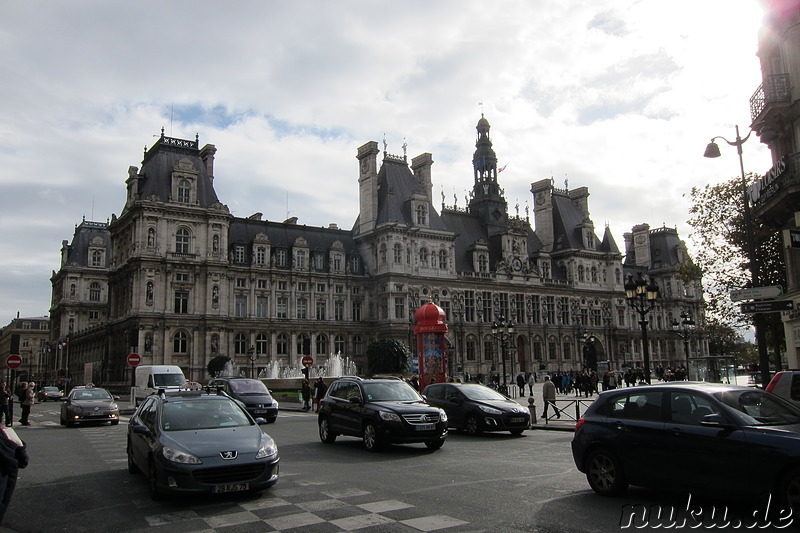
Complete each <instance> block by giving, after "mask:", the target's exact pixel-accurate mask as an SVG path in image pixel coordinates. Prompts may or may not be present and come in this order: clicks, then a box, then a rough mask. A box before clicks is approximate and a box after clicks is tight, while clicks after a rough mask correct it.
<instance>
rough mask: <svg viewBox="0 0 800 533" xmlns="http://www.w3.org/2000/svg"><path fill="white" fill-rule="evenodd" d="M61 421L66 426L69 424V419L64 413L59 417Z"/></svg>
mask: <svg viewBox="0 0 800 533" xmlns="http://www.w3.org/2000/svg"><path fill="white" fill-rule="evenodd" d="M59 422H60V423H61V425H62V426H65V425H67V419H66V418H64V415H61V416H60V417H59Z"/></svg>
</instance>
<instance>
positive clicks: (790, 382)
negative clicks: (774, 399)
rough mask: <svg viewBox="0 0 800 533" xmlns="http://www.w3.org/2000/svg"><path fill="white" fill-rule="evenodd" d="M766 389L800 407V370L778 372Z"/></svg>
mask: <svg viewBox="0 0 800 533" xmlns="http://www.w3.org/2000/svg"><path fill="white" fill-rule="evenodd" d="M766 390H767V392H771V393H773V394H777V395H778V396H780V397H781V398H783V399H784V400H788V401H790V402H792V403H793V404H795V405H796V406H798V407H800V370H783V371H781V372H777V373H776V374H775V375H774V376H772V379H771V380H770V382H769V385H767V389H766Z"/></svg>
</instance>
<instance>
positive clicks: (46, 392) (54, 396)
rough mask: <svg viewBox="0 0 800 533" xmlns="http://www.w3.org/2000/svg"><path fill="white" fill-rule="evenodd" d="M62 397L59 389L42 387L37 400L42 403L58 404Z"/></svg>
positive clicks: (37, 394)
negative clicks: (50, 401)
mask: <svg viewBox="0 0 800 533" xmlns="http://www.w3.org/2000/svg"><path fill="white" fill-rule="evenodd" d="M62 396H63V394H62V393H61V390H60V389H59V388H58V387H42V388H41V389H39V392H37V393H36V399H37V400H38V401H40V402H46V401H47V400H53V401H54V402H57V401H58V400H60V399H61V397H62Z"/></svg>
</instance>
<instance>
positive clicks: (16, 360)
mask: <svg viewBox="0 0 800 533" xmlns="http://www.w3.org/2000/svg"><path fill="white" fill-rule="evenodd" d="M6 366H7V367H8V368H19V367H20V366H22V356H21V355H19V354H18V353H12V354H11V355H9V356H8V357H6Z"/></svg>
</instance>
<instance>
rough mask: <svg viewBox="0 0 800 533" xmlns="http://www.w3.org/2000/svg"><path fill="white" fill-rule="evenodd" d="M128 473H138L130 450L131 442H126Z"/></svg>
mask: <svg viewBox="0 0 800 533" xmlns="http://www.w3.org/2000/svg"><path fill="white" fill-rule="evenodd" d="M126 451H127V452H128V473H130V474H138V473H139V472H140V470H139V467H138V466H136V463H134V462H133V452H132V451H131V443H130V442H129V443H128V449H127V450H126Z"/></svg>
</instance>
